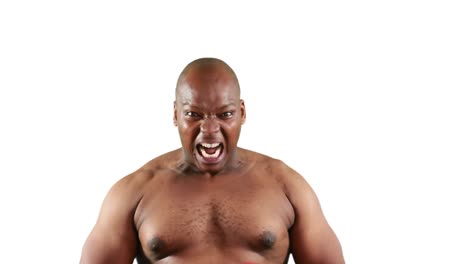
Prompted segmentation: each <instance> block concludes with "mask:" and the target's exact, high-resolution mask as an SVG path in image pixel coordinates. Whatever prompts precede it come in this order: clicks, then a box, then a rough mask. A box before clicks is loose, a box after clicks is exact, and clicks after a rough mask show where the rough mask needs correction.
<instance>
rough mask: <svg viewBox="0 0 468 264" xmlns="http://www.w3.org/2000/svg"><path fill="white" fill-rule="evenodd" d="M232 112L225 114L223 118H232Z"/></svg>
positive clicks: (222, 115)
mask: <svg viewBox="0 0 468 264" xmlns="http://www.w3.org/2000/svg"><path fill="white" fill-rule="evenodd" d="M232 114H233V113H232V112H224V113H222V114H221V118H229V117H232Z"/></svg>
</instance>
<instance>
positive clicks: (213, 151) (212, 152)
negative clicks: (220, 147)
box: [203, 148, 217, 154]
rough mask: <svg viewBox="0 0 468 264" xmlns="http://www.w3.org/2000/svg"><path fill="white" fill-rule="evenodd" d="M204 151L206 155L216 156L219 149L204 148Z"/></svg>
mask: <svg viewBox="0 0 468 264" xmlns="http://www.w3.org/2000/svg"><path fill="white" fill-rule="evenodd" d="M203 149H205V151H206V153H208V154H214V153H215V152H216V149H217V148H203Z"/></svg>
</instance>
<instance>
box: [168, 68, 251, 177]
mask: <svg viewBox="0 0 468 264" xmlns="http://www.w3.org/2000/svg"><path fill="white" fill-rule="evenodd" d="M236 85H237V84H236V83H235V82H234V81H233V80H232V76H231V75H230V74H229V73H227V72H226V71H223V70H219V69H218V70H205V71H191V72H189V73H187V75H186V77H185V80H184V81H182V82H181V83H180V85H179V89H178V93H177V98H176V102H175V103H174V122H175V124H176V125H177V127H178V129H179V135H180V139H181V142H182V148H183V151H184V159H185V161H186V162H189V163H190V164H192V165H194V166H195V167H197V168H198V170H200V171H201V172H208V173H217V172H219V171H221V170H223V169H224V168H225V167H226V166H229V164H230V162H232V161H233V160H234V159H233V158H234V157H235V155H236V148H237V141H238V139H239V135H240V131H241V126H242V123H243V122H244V120H245V106H244V102H243V101H242V100H240V98H239V89H238V87H237V86H236Z"/></svg>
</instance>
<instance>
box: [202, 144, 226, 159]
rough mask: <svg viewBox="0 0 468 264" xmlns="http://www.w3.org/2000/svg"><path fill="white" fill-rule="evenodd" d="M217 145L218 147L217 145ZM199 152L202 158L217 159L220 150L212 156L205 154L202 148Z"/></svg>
mask: <svg viewBox="0 0 468 264" xmlns="http://www.w3.org/2000/svg"><path fill="white" fill-rule="evenodd" d="M217 145H219V143H218V144H217ZM200 152H201V154H202V156H203V157H205V158H217V157H218V156H219V153H220V152H221V148H217V149H216V151H215V153H213V154H208V153H206V151H205V149H204V148H201V149H200Z"/></svg>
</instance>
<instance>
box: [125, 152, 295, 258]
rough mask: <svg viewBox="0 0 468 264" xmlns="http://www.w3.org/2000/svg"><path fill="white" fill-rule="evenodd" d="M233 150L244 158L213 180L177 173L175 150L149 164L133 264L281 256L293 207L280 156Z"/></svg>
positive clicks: (284, 255) (286, 250)
mask: <svg viewBox="0 0 468 264" xmlns="http://www.w3.org/2000/svg"><path fill="white" fill-rule="evenodd" d="M239 151H242V152H243V155H244V156H245V157H246V160H247V161H248V162H246V163H245V164H243V165H241V166H239V168H238V169H236V170H235V171H233V172H228V173H223V174H220V175H216V176H214V177H206V176H203V175H194V174H191V175H186V174H183V173H181V172H180V171H179V170H177V169H176V163H175V162H173V160H176V158H175V157H176V156H177V155H178V154H175V153H174V152H173V153H168V154H166V156H167V157H163V158H160V159H156V160H155V161H154V162H150V163H149V164H148V165H147V167H148V168H149V169H150V170H151V171H152V176H151V177H148V180H146V181H145V184H144V185H143V186H144V187H143V188H141V191H142V194H141V196H142V198H141V200H140V202H139V203H138V206H137V208H136V210H135V216H134V223H135V228H136V233H137V236H138V239H139V241H140V243H139V245H138V253H137V259H138V262H139V263H284V262H285V261H287V256H288V254H289V235H288V230H289V228H290V227H291V225H292V224H293V222H294V210H293V207H292V206H291V204H290V202H289V200H288V198H287V196H286V194H285V192H284V185H283V184H284V183H283V181H282V178H283V177H284V175H280V174H279V172H277V171H276V170H275V163H277V162H278V161H275V160H273V159H271V158H269V157H266V156H263V155H260V154H257V153H254V152H250V151H247V150H241V149H240V150H239ZM160 160H161V161H160ZM135 177H137V175H135Z"/></svg>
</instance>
